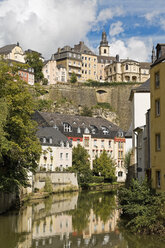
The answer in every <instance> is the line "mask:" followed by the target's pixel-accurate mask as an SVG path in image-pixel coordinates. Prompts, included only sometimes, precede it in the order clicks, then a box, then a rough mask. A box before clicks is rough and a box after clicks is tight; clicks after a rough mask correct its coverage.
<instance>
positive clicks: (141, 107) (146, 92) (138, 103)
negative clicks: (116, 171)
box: [129, 80, 150, 179]
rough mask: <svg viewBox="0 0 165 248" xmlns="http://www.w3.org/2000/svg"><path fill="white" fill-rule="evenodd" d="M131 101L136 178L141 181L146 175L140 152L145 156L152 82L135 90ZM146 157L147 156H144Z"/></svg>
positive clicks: (148, 81) (131, 95) (147, 82)
mask: <svg viewBox="0 0 165 248" xmlns="http://www.w3.org/2000/svg"><path fill="white" fill-rule="evenodd" d="M129 100H130V101H131V105H132V121H133V122H132V130H133V134H132V148H133V152H134V158H135V159H134V165H135V172H134V173H135V176H137V177H138V178H139V179H140V178H144V177H145V174H146V166H147V165H146V164H145V163H144V161H145V160H144V159H142V156H141V159H140V158H138V155H140V151H142V152H143V153H144V154H146V152H147V150H146V152H145V151H144V149H143V148H144V146H146V145H145V144H143V141H145V140H146V136H147V135H148V132H146V127H145V125H146V113H147V111H148V110H149V109H150V80H147V81H146V82H145V83H143V84H142V85H140V86H139V87H137V88H135V89H133V90H132V91H131V94H130V98H129ZM147 130H148V129H147ZM143 156H145V155H143Z"/></svg>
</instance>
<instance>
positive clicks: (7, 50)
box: [0, 42, 25, 63]
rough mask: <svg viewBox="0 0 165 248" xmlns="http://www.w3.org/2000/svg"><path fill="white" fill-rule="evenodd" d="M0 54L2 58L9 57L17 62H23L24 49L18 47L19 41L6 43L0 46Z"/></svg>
mask: <svg viewBox="0 0 165 248" xmlns="http://www.w3.org/2000/svg"><path fill="white" fill-rule="evenodd" d="M0 56H2V57H3V58H4V59H11V60H14V61H17V62H21V63H25V59H24V56H25V55H24V51H23V50H22V48H21V47H20V45H19V43H18V42H17V44H11V45H6V46H4V47H1V48H0Z"/></svg>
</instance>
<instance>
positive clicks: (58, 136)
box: [37, 127, 71, 146]
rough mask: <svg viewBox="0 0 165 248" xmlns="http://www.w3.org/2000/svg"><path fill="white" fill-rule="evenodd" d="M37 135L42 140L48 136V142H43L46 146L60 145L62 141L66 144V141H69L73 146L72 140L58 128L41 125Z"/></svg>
mask: <svg viewBox="0 0 165 248" xmlns="http://www.w3.org/2000/svg"><path fill="white" fill-rule="evenodd" d="M37 137H38V138H39V139H40V141H41V140H42V139H43V138H46V142H45V143H43V142H42V141H41V143H42V145H46V146H60V142H61V141H62V142H64V144H65V145H66V142H69V145H70V146H71V142H70V141H69V139H68V138H67V137H66V136H65V135H63V134H62V133H61V132H60V131H59V130H56V129H55V128H53V127H39V128H38V131H37ZM50 138H52V143H50Z"/></svg>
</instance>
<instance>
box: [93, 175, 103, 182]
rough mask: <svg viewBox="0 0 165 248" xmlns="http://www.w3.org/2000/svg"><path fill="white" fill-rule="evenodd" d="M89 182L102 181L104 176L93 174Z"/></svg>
mask: <svg viewBox="0 0 165 248" xmlns="http://www.w3.org/2000/svg"><path fill="white" fill-rule="evenodd" d="M91 182H92V183H103V182H104V177H97V176H93V177H92V180H91Z"/></svg>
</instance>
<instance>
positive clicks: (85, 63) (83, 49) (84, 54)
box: [74, 41, 97, 82]
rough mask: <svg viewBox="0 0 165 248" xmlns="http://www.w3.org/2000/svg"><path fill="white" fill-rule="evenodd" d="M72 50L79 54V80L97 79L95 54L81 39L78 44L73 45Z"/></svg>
mask: <svg viewBox="0 0 165 248" xmlns="http://www.w3.org/2000/svg"><path fill="white" fill-rule="evenodd" d="M74 50H75V51H78V52H79V53H80V54H81V59H82V74H81V81H83V82H84V81H87V80H89V79H91V80H95V81H97V55H96V54H94V53H93V52H92V51H91V50H90V49H89V48H88V47H87V46H86V45H85V44H84V42H83V41H80V43H79V44H78V45H74Z"/></svg>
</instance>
